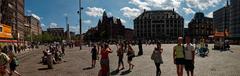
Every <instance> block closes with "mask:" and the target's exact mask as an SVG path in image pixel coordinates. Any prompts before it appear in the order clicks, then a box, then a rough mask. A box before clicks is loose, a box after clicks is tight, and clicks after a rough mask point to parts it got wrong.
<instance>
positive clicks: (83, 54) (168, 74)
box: [18, 44, 240, 76]
mask: <svg viewBox="0 0 240 76" xmlns="http://www.w3.org/2000/svg"><path fill="white" fill-rule="evenodd" d="M174 45H176V44H162V48H163V49H164V52H163V56H162V57H163V61H164V63H163V64H162V65H161V70H162V76H177V74H176V66H175V65H174V64H173V58H172V57H173V56H172V52H173V51H172V49H173V46H174ZM110 47H111V49H112V50H113V51H114V52H113V53H111V54H110V68H111V71H110V72H113V71H114V70H115V69H116V68H117V61H118V58H117V54H116V46H115V45H111V46H110ZM154 47H155V45H148V46H146V45H143V49H144V55H142V56H139V57H135V58H134V59H133V64H135V67H134V69H133V70H132V72H130V73H128V72H124V71H126V70H127V69H128V64H127V57H126V55H125V57H124V64H125V69H124V70H122V71H120V72H119V73H118V74H114V75H112V76H155V72H156V68H155V65H154V62H153V61H152V60H151V59H150V56H151V54H152V51H153V49H154ZM212 47H213V45H212V44H210V45H209V49H210V53H209V56H208V57H205V58H202V57H199V56H197V55H195V76H240V60H239V58H240V50H239V49H240V46H239V45H231V50H230V51H224V52H220V51H217V50H212ZM133 48H134V50H135V53H137V52H138V47H137V46H133ZM28 55H29V56H27V57H23V58H21V59H20V62H21V63H20V66H19V67H18V71H19V72H20V73H22V74H23V76H97V73H98V71H99V70H100V65H99V61H97V65H96V68H93V69H89V70H83V68H87V67H90V66H91V53H90V48H88V47H86V46H85V47H84V50H81V51H79V48H78V47H75V48H73V49H68V48H66V56H65V57H64V61H65V62H63V63H61V64H56V65H54V69H50V70H49V69H48V70H46V69H44V68H46V67H47V66H46V65H42V64H39V62H40V59H41V56H43V54H42V49H40V50H34V51H32V52H31V53H29V54H28ZM184 76H186V73H185V71H184Z"/></svg>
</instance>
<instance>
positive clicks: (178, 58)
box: [173, 37, 185, 76]
mask: <svg viewBox="0 0 240 76" xmlns="http://www.w3.org/2000/svg"><path fill="white" fill-rule="evenodd" d="M182 40H183V38H182V37H179V38H178V44H177V45H176V46H174V47H173V60H174V64H176V67H177V75H178V76H183V65H184V61H185V59H184V47H183V45H182Z"/></svg>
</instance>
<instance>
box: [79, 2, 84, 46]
mask: <svg viewBox="0 0 240 76" xmlns="http://www.w3.org/2000/svg"><path fill="white" fill-rule="evenodd" d="M81 3H82V0H79V34H80V38H79V40H80V44H79V48H80V50H82V35H81V34H82V9H83V8H82V5H81Z"/></svg>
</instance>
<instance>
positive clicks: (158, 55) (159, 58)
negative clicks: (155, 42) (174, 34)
mask: <svg viewBox="0 0 240 76" xmlns="http://www.w3.org/2000/svg"><path fill="white" fill-rule="evenodd" d="M161 50H162V49H161ZM151 59H152V60H154V62H155V63H163V60H162V55H161V53H160V51H159V49H155V50H154V51H153V53H152V56H151Z"/></svg>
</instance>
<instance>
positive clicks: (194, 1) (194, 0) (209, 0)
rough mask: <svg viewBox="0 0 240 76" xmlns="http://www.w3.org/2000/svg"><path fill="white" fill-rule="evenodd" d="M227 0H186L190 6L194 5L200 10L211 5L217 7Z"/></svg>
mask: <svg viewBox="0 0 240 76" xmlns="http://www.w3.org/2000/svg"><path fill="white" fill-rule="evenodd" d="M222 1H225V0H185V2H186V4H187V6H188V7H194V8H197V9H200V10H206V9H207V8H209V7H215V6H216V5H217V4H219V3H221V2H222Z"/></svg>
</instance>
